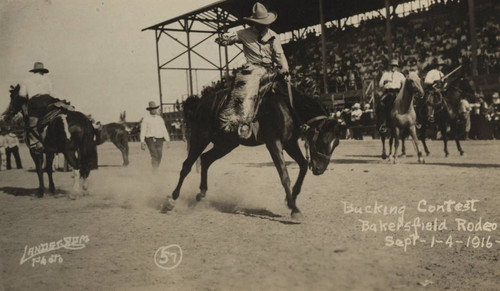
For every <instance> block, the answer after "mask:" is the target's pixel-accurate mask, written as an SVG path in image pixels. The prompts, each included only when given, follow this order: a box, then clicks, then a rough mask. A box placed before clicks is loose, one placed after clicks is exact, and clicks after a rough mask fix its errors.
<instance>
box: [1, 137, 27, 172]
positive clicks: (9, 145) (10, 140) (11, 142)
mask: <svg viewBox="0 0 500 291" xmlns="http://www.w3.org/2000/svg"><path fill="white" fill-rule="evenodd" d="M2 134H4V138H5V153H6V158H7V170H10V169H11V168H12V166H11V160H10V156H11V155H14V160H15V161H16V167H17V168H18V169H22V168H23V164H22V163H21V157H20V156H19V139H18V138H17V136H16V135H15V134H14V133H13V132H12V131H11V130H10V129H8V130H7V131H6V132H5V133H2Z"/></svg>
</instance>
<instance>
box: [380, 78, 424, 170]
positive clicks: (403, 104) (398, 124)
mask: <svg viewBox="0 0 500 291" xmlns="http://www.w3.org/2000/svg"><path fill="white" fill-rule="evenodd" d="M423 94H424V90H423V88H422V81H421V80H420V78H419V77H418V74H417V73H415V72H410V73H409V74H408V77H407V78H406V80H405V82H404V84H403V86H402V88H401V90H399V93H398V94H397V96H396V99H395V100H394V103H393V105H392V107H391V112H390V118H389V120H388V122H387V124H388V126H389V129H390V132H391V136H390V138H391V140H390V141H389V145H390V147H391V149H390V152H392V140H394V153H393V154H392V159H393V161H394V163H396V157H397V151H398V147H399V141H400V140H401V141H402V142H404V138H406V137H407V136H411V137H412V140H413V145H414V147H415V150H416V152H417V155H418V162H419V163H425V160H424V158H423V157H422V152H421V151H420V148H419V146H418V137H417V128H416V121H417V116H416V113H415V109H414V108H413V98H414V97H415V96H416V95H423ZM384 141H385V138H384V136H383V138H382V150H383V153H382V156H384V155H385V142H384ZM389 159H391V156H390V154H389Z"/></svg>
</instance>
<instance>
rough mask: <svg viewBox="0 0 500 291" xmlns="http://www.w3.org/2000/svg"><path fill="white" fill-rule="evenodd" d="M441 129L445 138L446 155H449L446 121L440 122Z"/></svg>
mask: <svg viewBox="0 0 500 291" xmlns="http://www.w3.org/2000/svg"><path fill="white" fill-rule="evenodd" d="M439 131H440V132H441V137H442V139H443V145H444V155H445V157H448V155H449V154H450V153H449V152H448V135H447V133H446V122H440V123H439Z"/></svg>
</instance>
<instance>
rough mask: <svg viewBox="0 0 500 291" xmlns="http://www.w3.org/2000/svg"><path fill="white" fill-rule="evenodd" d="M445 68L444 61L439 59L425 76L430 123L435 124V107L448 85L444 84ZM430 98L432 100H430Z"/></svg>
mask: <svg viewBox="0 0 500 291" xmlns="http://www.w3.org/2000/svg"><path fill="white" fill-rule="evenodd" d="M443 67H444V62H443V60H441V59H439V60H438V61H437V64H436V66H435V68H434V69H432V70H430V71H429V72H428V73H427V75H425V79H424V86H425V89H426V90H425V91H426V92H427V94H426V95H427V96H426V98H425V100H427V104H428V107H427V113H428V119H429V122H434V106H433V104H435V103H436V102H439V101H440V100H441V98H442V93H441V92H442V91H443V90H444V89H445V87H446V83H443V77H444V74H443V72H442V70H443ZM429 98H432V99H431V100H429Z"/></svg>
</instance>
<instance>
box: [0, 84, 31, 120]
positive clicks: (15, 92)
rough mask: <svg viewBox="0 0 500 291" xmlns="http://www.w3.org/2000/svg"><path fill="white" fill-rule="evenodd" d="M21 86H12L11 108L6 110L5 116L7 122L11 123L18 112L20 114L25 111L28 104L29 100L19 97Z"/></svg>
mask: <svg viewBox="0 0 500 291" xmlns="http://www.w3.org/2000/svg"><path fill="white" fill-rule="evenodd" d="M20 88H21V87H20V86H19V84H17V85H16V86H15V87H14V86H10V90H9V92H10V103H9V107H7V109H6V110H5V112H4V113H3V115H4V116H5V121H7V122H10V121H11V120H12V118H13V117H14V115H16V114H17V113H18V112H20V111H21V110H22V109H23V106H24V105H26V104H27V101H28V99H26V98H24V97H21V96H19V90H20Z"/></svg>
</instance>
